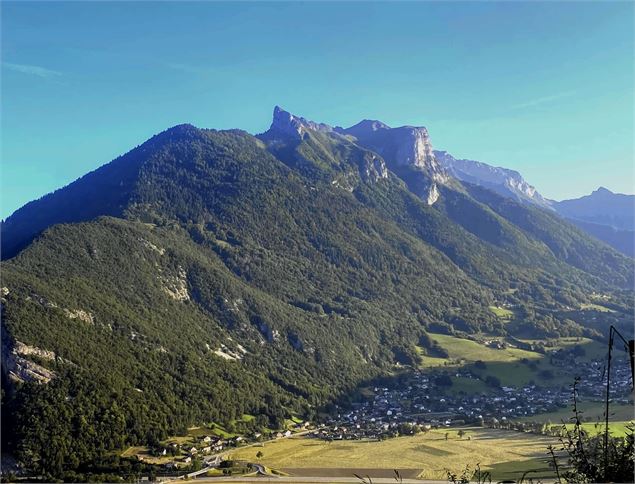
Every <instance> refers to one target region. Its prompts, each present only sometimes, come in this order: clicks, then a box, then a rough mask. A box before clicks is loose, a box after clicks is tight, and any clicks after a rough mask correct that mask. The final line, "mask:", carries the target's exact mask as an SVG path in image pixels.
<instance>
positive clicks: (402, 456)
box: [230, 427, 556, 480]
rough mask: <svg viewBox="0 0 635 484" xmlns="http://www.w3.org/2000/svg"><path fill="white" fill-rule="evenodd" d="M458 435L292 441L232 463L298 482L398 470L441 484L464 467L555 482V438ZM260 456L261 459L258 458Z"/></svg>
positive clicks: (237, 455)
mask: <svg viewBox="0 0 635 484" xmlns="http://www.w3.org/2000/svg"><path fill="white" fill-rule="evenodd" d="M458 430H459V429H455V428H454V429H447V430H445V429H444V430H432V431H430V432H427V433H422V434H418V435H416V436H408V437H397V438H394V439H388V440H384V441H370V440H366V441H363V440H362V441H357V440H350V441H333V442H327V441H323V440H317V439H312V438H289V439H285V440H278V441H273V442H267V443H265V444H264V445H262V446H258V447H256V446H254V447H250V448H245V449H237V450H236V451H234V452H231V454H230V457H231V458H232V459H244V460H247V461H250V462H260V463H262V464H263V465H265V466H267V467H270V468H274V469H278V470H281V471H283V472H285V473H287V474H289V475H291V476H297V477H325V478H327V477H328V478H334V477H347V476H350V477H353V474H360V475H366V474H368V475H370V476H371V477H377V478H387V477H390V478H391V479H393V480H394V477H393V476H392V472H393V471H392V470H393V469H399V470H400V474H402V476H403V477H404V478H409V479H412V478H417V477H418V478H420V479H440V480H443V479H447V471H448V470H449V471H451V472H453V473H456V474H459V475H460V474H461V472H462V471H463V470H464V469H465V467H466V466H468V465H469V466H470V468H471V469H474V468H475V466H476V465H477V464H480V466H481V469H482V470H483V471H489V472H491V474H492V478H493V479H497V480H502V479H513V478H516V479H520V477H521V476H522V474H523V473H524V472H527V471H531V473H530V474H528V477H533V478H534V479H536V478H543V479H544V478H551V477H552V476H553V472H552V470H551V468H550V467H549V464H548V458H547V446H548V445H549V444H555V443H556V439H555V438H554V437H545V436H538V435H532V434H524V433H519V432H513V431H505V430H494V429H485V428H480V427H467V428H463V429H462V430H463V431H464V432H465V435H464V436H463V437H462V438H459V436H458ZM446 435H447V438H446ZM259 452H261V453H262V456H261V458H260V459H258V458H257V457H256V454H258V453H259ZM386 472H388V474H391V475H386Z"/></svg>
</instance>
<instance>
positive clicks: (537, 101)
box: [511, 91, 577, 109]
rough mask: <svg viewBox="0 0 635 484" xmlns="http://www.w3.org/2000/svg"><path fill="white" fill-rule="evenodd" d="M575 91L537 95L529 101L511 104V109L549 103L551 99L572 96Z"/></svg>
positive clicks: (555, 99)
mask: <svg viewBox="0 0 635 484" xmlns="http://www.w3.org/2000/svg"><path fill="white" fill-rule="evenodd" d="M576 92H577V91H566V92H559V93H557V94H552V95H550V96H543V97H539V98H536V99H532V100H531V101H527V102H524V103H520V104H515V105H513V106H511V109H524V108H530V107H533V106H538V105H540V104H549V103H552V102H553V101H557V100H558V99H562V98H564V97H570V96H573V95H575V94H576Z"/></svg>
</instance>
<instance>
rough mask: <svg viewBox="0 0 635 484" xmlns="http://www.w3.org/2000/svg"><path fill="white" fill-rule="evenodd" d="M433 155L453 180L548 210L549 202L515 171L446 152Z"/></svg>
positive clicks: (437, 152)
mask: <svg viewBox="0 0 635 484" xmlns="http://www.w3.org/2000/svg"><path fill="white" fill-rule="evenodd" d="M434 154H435V158H436V159H437V161H438V162H439V164H440V165H441V166H442V167H443V168H444V169H445V170H446V171H447V172H448V173H449V174H450V175H452V176H453V177H454V178H457V179H459V180H461V181H464V182H468V183H472V184H474V185H481V186H484V187H486V188H489V189H490V190H492V191H494V192H496V193H498V194H499V195H503V196H505V197H508V198H512V199H515V200H517V201H520V202H527V203H533V204H535V205H538V206H541V207H543V208H550V205H551V204H550V202H549V200H547V199H545V198H544V197H543V196H542V195H541V194H540V193H538V191H537V190H536V188H535V187H534V186H532V185H530V184H529V183H527V181H526V180H525V179H524V178H523V177H522V175H521V174H520V173H518V172H517V171H514V170H509V169H507V168H501V167H496V166H491V165H488V164H487V163H482V162H480V161H474V160H464V159H457V158H454V157H453V156H452V155H451V154H450V153H448V152H447V151H435V152H434Z"/></svg>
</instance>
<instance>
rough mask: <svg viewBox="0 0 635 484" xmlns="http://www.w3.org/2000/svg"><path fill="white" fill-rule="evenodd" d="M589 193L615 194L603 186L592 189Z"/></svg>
mask: <svg viewBox="0 0 635 484" xmlns="http://www.w3.org/2000/svg"><path fill="white" fill-rule="evenodd" d="M591 195H615V193H614V192H612V191H611V190H609V189H608V188H605V187H598V189H597V190H593V192H592V193H591Z"/></svg>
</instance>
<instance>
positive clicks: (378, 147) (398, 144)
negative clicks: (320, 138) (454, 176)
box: [335, 120, 450, 205]
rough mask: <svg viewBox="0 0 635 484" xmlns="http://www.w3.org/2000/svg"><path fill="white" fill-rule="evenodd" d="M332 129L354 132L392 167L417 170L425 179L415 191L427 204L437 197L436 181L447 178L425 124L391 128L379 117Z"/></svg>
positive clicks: (366, 146) (445, 180)
mask: <svg viewBox="0 0 635 484" xmlns="http://www.w3.org/2000/svg"><path fill="white" fill-rule="evenodd" d="M335 131H336V132H338V133H340V134H343V135H348V136H353V137H354V138H355V139H356V142H357V143H358V144H359V145H360V146H363V147H365V148H368V149H370V150H373V151H375V152H376V153H378V154H379V155H381V156H382V158H383V159H384V160H386V163H387V165H388V167H389V168H390V169H392V170H395V171H399V169H400V168H414V169H415V170H416V171H419V172H420V177H421V178H422V182H423V181H426V182H425V183H420V185H421V186H424V185H425V186H424V188H423V189H422V190H421V193H418V195H419V196H421V197H422V198H423V199H424V200H425V201H426V202H427V203H428V204H429V205H432V204H433V203H434V202H436V201H437V200H438V198H439V190H438V187H437V185H436V184H437V183H441V184H444V183H446V182H447V181H449V179H450V177H449V175H448V174H447V173H446V171H445V170H444V169H443V167H442V166H440V165H439V163H438V162H437V160H436V158H435V154H434V150H433V148H432V143H431V141H430V135H429V133H428V130H427V129H426V128H425V127H417V126H401V127H399V128H391V127H390V126H388V125H387V124H385V123H382V122H381V121H375V120H364V121H361V122H360V123H357V124H356V125H354V126H351V127H350V128H346V129H343V128H335ZM424 179H425V180H424Z"/></svg>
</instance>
